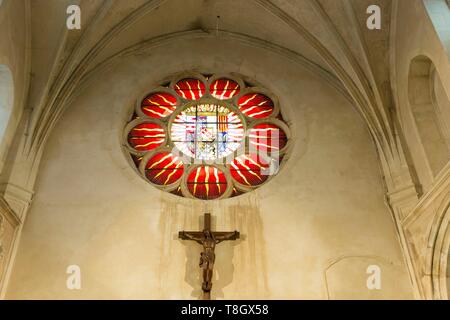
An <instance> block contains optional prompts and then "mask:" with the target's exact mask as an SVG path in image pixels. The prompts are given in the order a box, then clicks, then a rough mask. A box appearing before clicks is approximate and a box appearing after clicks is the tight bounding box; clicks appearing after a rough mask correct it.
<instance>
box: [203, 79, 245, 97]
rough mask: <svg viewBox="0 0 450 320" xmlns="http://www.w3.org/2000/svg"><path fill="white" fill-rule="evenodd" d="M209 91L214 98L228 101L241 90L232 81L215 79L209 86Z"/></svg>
mask: <svg viewBox="0 0 450 320" xmlns="http://www.w3.org/2000/svg"><path fill="white" fill-rule="evenodd" d="M209 90H210V92H211V95H212V96H213V97H214V98H217V99H219V100H228V99H231V98H233V97H234V96H236V95H237V94H239V92H240V91H241V88H240V86H239V84H238V83H237V82H236V81H234V80H230V79H217V80H215V81H214V82H213V83H212V84H211V87H210V89H209Z"/></svg>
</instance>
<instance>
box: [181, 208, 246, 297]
mask: <svg viewBox="0 0 450 320" xmlns="http://www.w3.org/2000/svg"><path fill="white" fill-rule="evenodd" d="M179 238H180V239H182V240H193V241H195V242H197V243H199V244H201V245H202V246H203V251H202V253H201V254H200V268H202V270H203V284H202V290H203V299H204V300H210V299H211V289H212V278H213V270H214V261H215V260H216V254H215V252H214V251H215V248H216V245H217V244H219V243H221V242H222V241H227V240H237V239H239V232H238V231H232V232H217V231H211V214H209V213H205V218H204V227H203V231H180V233H179Z"/></svg>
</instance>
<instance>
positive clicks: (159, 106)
mask: <svg viewBox="0 0 450 320" xmlns="http://www.w3.org/2000/svg"><path fill="white" fill-rule="evenodd" d="M176 108H177V98H175V97H174V96H173V95H171V94H170V93H166V92H158V93H154V94H151V95H149V96H148V97H146V98H145V99H144V100H143V101H142V104H141V110H142V112H143V113H144V114H145V115H147V116H149V117H151V118H156V119H160V118H165V117H168V116H170V115H171V114H172V113H173V112H174V111H175V109H176Z"/></svg>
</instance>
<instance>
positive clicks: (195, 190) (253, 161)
mask: <svg viewBox="0 0 450 320" xmlns="http://www.w3.org/2000/svg"><path fill="white" fill-rule="evenodd" d="M288 137H289V128H288V126H287V125H286V123H285V122H284V120H283V117H282V115H281V112H280V108H279V106H278V100H277V99H276V98H275V97H274V96H273V95H272V94H271V93H269V92H268V91H267V90H266V89H263V88H260V87H256V86H253V85H251V84H249V83H248V82H245V81H244V80H243V79H242V78H240V77H236V76H234V75H233V76H217V75H216V76H214V75H213V76H210V75H200V74H196V75H189V76H185V77H178V78H176V79H174V80H173V81H171V82H170V83H167V84H162V85H161V86H160V87H159V88H156V89H154V90H153V91H151V92H150V93H149V94H147V95H146V96H145V97H144V98H143V99H142V100H141V101H139V103H138V104H137V106H136V109H135V112H134V113H133V115H132V117H131V121H130V122H129V123H128V125H127V126H126V129H125V141H124V144H125V148H126V151H127V154H129V155H130V157H131V160H132V161H133V163H134V165H135V166H136V168H137V170H138V171H139V174H141V175H142V177H144V178H145V179H146V180H147V181H148V182H150V183H151V184H152V185H154V186H155V187H157V188H159V189H161V190H164V191H167V192H170V193H173V194H175V195H179V196H183V197H189V198H197V199H201V200H214V199H224V198H228V197H233V196H238V195H241V194H243V193H246V192H249V191H252V190H254V189H256V188H258V187H259V186H261V185H263V184H265V183H267V182H268V181H269V180H270V179H271V178H272V177H273V176H274V175H276V174H277V173H278V171H279V168H280V166H281V165H282V163H283V161H282V160H283V157H284V155H285V153H286V151H287V148H288Z"/></svg>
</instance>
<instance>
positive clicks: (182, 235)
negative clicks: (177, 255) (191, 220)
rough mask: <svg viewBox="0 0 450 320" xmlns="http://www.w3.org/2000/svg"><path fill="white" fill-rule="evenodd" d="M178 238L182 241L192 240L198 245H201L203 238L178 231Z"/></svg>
mask: <svg viewBox="0 0 450 320" xmlns="http://www.w3.org/2000/svg"><path fill="white" fill-rule="evenodd" d="M196 233H198V232H196ZM179 237H180V239H183V240H193V241H195V242H197V243H199V244H203V237H201V236H198V235H194V234H192V233H190V232H186V231H180V233H179Z"/></svg>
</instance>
